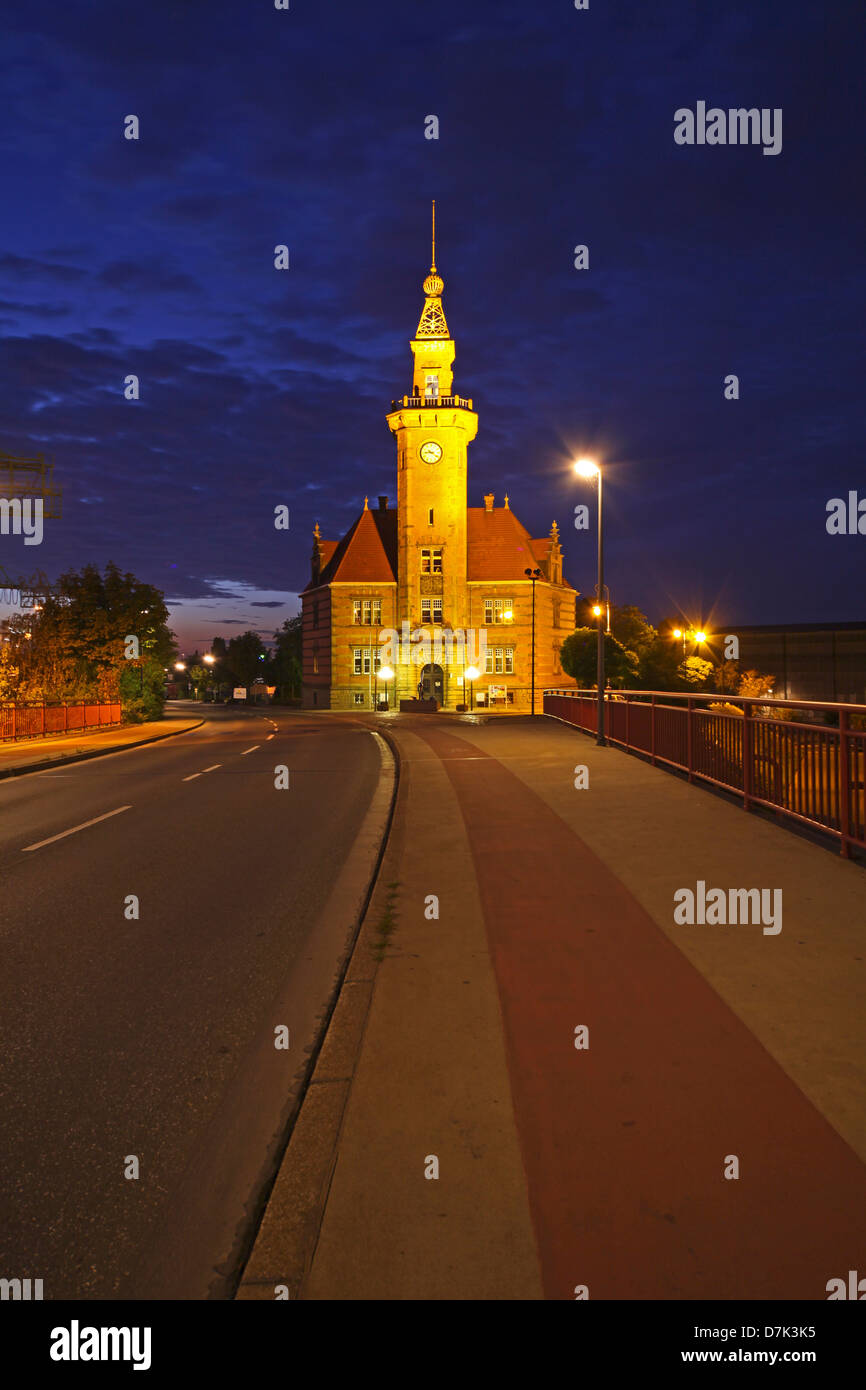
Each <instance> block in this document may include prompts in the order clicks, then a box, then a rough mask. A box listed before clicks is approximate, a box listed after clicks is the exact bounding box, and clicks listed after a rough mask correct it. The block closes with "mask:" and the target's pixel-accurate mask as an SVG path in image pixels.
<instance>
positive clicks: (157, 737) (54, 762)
mask: <svg viewBox="0 0 866 1390" xmlns="http://www.w3.org/2000/svg"><path fill="white" fill-rule="evenodd" d="M204 722H205V721H204V720H203V719H199V721H198V723H196V724H190V725H189V726H188V728H186V729H170V730H169V732H168V733H167V734H151V735H150V737H148V738H139V739H135V740H134V742H132V743H123V744H121V745H120V746H119V747H117V748H88V750H87V752H86V753H70V754H69V755H68V756H67V757H61V758H46V759H43V761H42V762H41V763H24V764H23V765H22V766H21V767H8V768H0V781H2V780H3V779H4V778H6V777H26V776H27V774H28V773H30V772H47V771H48V769H49V768H52V767H62V766H63V765H64V764H65V763H83V762H86V761H87V760H88V759H89V758H107V757H109V756H110V755H111V754H112V753H128V752H129V750H130V748H144V747H145V746H146V745H147V744H148V743H160V742H161V741H162V740H163V739H166V738H179V737H180V735H181V734H189V733H192V731H193V729H200V728H201V726H202V724H203V723H204Z"/></svg>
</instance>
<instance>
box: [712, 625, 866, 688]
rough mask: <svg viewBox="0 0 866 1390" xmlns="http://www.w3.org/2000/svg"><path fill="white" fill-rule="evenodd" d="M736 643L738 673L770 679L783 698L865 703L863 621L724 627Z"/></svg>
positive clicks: (864, 634) (865, 681)
mask: <svg viewBox="0 0 866 1390" xmlns="http://www.w3.org/2000/svg"><path fill="white" fill-rule="evenodd" d="M725 631H726V632H732V633H736V635H737V637H738V638H739V642H740V670H741V671H750V670H755V671H760V672H762V673H764V674H766V675H771V676H774V677H775V680H776V684H775V685H774V687H773V694H774V695H776V696H777V697H778V698H780V699H785V700H827V701H830V702H834V701H850V702H852V703H854V704H866V622H862V623H790V624H779V625H776V626H774V625H772V624H769V625H762V626H757V627H737V626H730V627H727V628H726V629H725Z"/></svg>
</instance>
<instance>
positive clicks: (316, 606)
mask: <svg viewBox="0 0 866 1390" xmlns="http://www.w3.org/2000/svg"><path fill="white" fill-rule="evenodd" d="M318 626H319V600H318V599H317V598H314V599H313V627H318Z"/></svg>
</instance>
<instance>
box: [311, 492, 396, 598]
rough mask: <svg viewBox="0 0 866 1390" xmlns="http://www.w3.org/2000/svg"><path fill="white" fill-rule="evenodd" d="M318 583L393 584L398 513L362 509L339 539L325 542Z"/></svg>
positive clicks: (394, 578)
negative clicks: (324, 561) (335, 541)
mask: <svg viewBox="0 0 866 1390" xmlns="http://www.w3.org/2000/svg"><path fill="white" fill-rule="evenodd" d="M325 545H326V546H330V547H331V549H330V552H328V551H327V550H326V552H325V558H326V563H325V565H323V567H322V573H321V575H320V577H319V583H320V584H330V583H331V582H332V581H334V580H337V581H339V582H340V583H341V584H352V583H367V584H370V583H373V584H376V583H382V584H393V583H394V582H395V580H396V578H397V513H396V512H395V511H391V510H390V509H389V510H387V511H370V510H369V509H367V508H365V509H364V511H363V512H362V513H361V515H360V516H359V517H358V520H357V521H356V522H355V524H354V525H353V526H352V527H351V528H350V529H349V530H348V531H347V532H346V534H345V536H344V537H343V539H342V540H341V541H338V542H337V543H336V544H334V542H333V541H325Z"/></svg>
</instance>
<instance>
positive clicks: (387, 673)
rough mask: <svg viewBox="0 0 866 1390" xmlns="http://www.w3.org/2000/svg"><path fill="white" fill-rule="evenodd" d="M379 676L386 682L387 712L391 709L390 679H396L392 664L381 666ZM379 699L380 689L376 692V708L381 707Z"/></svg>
mask: <svg viewBox="0 0 866 1390" xmlns="http://www.w3.org/2000/svg"><path fill="white" fill-rule="evenodd" d="M378 678H379V680H380V681H384V682H385V710H386V712H387V711H388V710H389V709H390V702H389V700H388V681H390V680H393V679H394V672H393V671H392V670H391V667H390V666H380V668H379V671H378ZM378 701H379V695H378V691H377V694H376V708H377V709H378V708H379V704H378Z"/></svg>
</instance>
